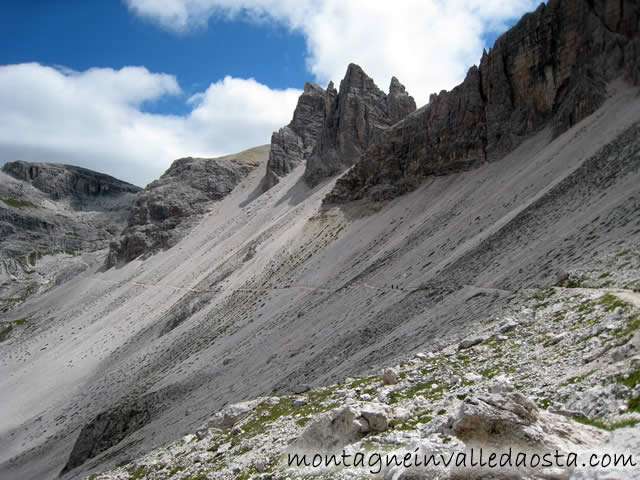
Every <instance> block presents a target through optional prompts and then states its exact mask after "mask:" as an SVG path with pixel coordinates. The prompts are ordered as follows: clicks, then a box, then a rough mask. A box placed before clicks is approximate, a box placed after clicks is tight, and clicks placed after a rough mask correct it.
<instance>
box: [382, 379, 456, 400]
mask: <svg viewBox="0 0 640 480" xmlns="http://www.w3.org/2000/svg"><path fill="white" fill-rule="evenodd" d="M434 384H436V387H435V388H433V385H434ZM444 390H445V386H444V384H442V383H441V382H436V381H431V382H425V383H416V384H415V385H413V386H412V387H411V388H408V389H406V390H396V391H395V392H391V393H390V394H389V403H398V401H400V400H402V399H405V398H413V397H415V396H416V395H423V396H425V397H427V398H429V399H431V400H434V399H437V398H439V397H441V396H442V395H443V393H444Z"/></svg>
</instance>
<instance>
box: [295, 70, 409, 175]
mask: <svg viewBox="0 0 640 480" xmlns="http://www.w3.org/2000/svg"><path fill="white" fill-rule="evenodd" d="M414 110H415V102H414V101H413V98H411V97H409V95H408V94H407V93H406V92H405V89H404V87H403V86H402V85H401V84H400V82H398V80H397V79H396V78H394V79H393V80H392V82H391V87H390V92H389V95H388V96H387V95H385V93H384V92H383V91H382V90H380V89H379V88H378V87H377V86H376V84H375V83H374V82H373V80H372V79H371V78H370V77H369V76H368V75H367V74H366V73H364V71H363V70H362V69H361V68H360V67H359V66H358V65H355V64H350V65H349V67H348V68H347V73H346V75H345V77H344V79H343V80H342V82H340V91H339V92H337V91H336V90H335V88H334V87H333V84H332V83H330V84H329V86H328V87H327V91H326V93H325V110H324V123H323V126H322V130H321V132H320V138H319V139H318V143H317V144H316V146H315V148H314V150H313V152H312V154H311V156H310V157H309V159H308V160H307V168H306V171H305V175H304V178H305V181H306V182H307V183H308V184H309V185H312V186H313V185H316V184H317V183H318V182H320V181H321V180H322V179H324V178H326V177H330V176H333V175H336V174H338V173H341V172H342V171H344V170H345V169H347V168H349V167H350V166H351V165H353V164H354V163H355V162H356V161H357V160H358V158H359V157H360V156H361V155H362V154H363V152H364V151H365V150H366V149H367V147H368V146H369V145H371V144H372V143H374V142H375V141H376V139H379V138H380V137H381V133H382V130H383V129H384V128H386V127H389V126H390V125H392V124H394V123H395V122H397V121H398V120H399V119H401V118H404V117H405V116H406V115H408V114H409V113H410V112H412V111H414Z"/></svg>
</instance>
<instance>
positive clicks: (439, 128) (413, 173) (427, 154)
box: [327, 0, 640, 203]
mask: <svg viewBox="0 0 640 480" xmlns="http://www.w3.org/2000/svg"><path fill="white" fill-rule="evenodd" d="M639 11H640V6H638V3H637V2H631V1H621V2H618V1H615V2H614V1H595V2H594V1H591V2H589V1H585V0H551V1H550V2H548V4H547V5H544V4H542V5H540V7H539V8H538V9H537V10H536V11H535V12H533V13H530V14H528V15H525V16H524V17H523V18H522V19H521V20H520V22H519V23H518V24H517V25H516V26H514V27H513V28H512V29H511V30H509V31H508V32H506V33H505V34H504V35H502V36H501V37H500V38H499V39H498V40H497V41H496V43H495V45H494V47H493V49H491V51H490V52H489V53H487V52H486V51H485V53H484V55H483V57H482V60H481V62H480V67H475V66H474V67H472V68H471V69H470V70H469V72H468V73H467V77H466V78H465V80H464V82H463V83H462V84H461V85H459V86H458V87H456V88H454V89H453V90H452V91H450V92H446V91H443V92H441V93H440V94H438V95H432V97H431V99H430V101H429V104H428V105H427V106H425V107H423V108H421V109H420V110H418V111H417V112H416V113H415V114H413V115H410V116H409V117H408V118H406V119H405V120H404V121H401V122H399V123H398V124H397V125H395V126H394V127H393V128H389V129H386V130H385V131H384V132H383V133H381V135H380V136H379V138H377V140H376V141H375V142H370V146H369V149H368V150H367V152H366V154H365V155H363V157H362V158H361V159H360V160H359V161H358V163H357V164H356V166H355V167H354V168H353V169H352V170H351V171H350V172H349V173H348V174H347V175H345V176H344V177H343V178H341V179H340V180H338V182H337V183H336V187H335V189H334V191H333V192H332V193H331V194H330V195H329V196H328V197H327V203H341V202H344V201H349V200H355V199H359V198H363V197H370V198H373V199H376V200H383V199H388V198H393V197H395V196H397V195H400V194H402V193H405V192H407V191H409V190H412V189H413V188H415V187H416V186H417V185H418V184H420V183H421V182H422V180H423V178H424V177H426V176H429V175H441V174H446V173H448V172H452V171H459V170H463V169H468V168H472V167H474V166H477V165H479V164H481V163H483V162H485V161H492V160H496V159H499V158H501V157H502V156H504V155H505V154H506V153H508V152H510V151H511V150H513V149H514V148H515V147H516V146H518V145H519V144H520V143H521V142H522V140H523V139H524V138H525V137H527V136H528V135H530V134H531V133H533V132H536V131H539V130H540V129H542V128H544V127H546V126H551V127H552V128H553V130H554V133H555V134H559V133H561V132H563V131H565V130H566V129H567V128H569V127H571V126H572V125H574V124H576V123H577V122H579V121H580V120H582V119H583V118H585V117H586V116H588V115H590V114H591V113H593V112H594V111H595V110H596V109H597V108H598V107H599V106H600V105H601V103H602V101H603V100H604V97H605V93H606V92H605V85H606V83H607V82H608V81H610V80H612V79H613V78H615V77H617V76H619V75H620V74H624V75H626V76H627V78H628V79H630V80H631V81H633V82H634V83H636V84H637V83H638V82H639V81H640V65H639V62H638V59H639V58H640V36H639V35H638V19H639V18H640V14H639ZM351 153H357V152H355V151H352V152H351ZM356 160H357V159H354V160H353V161H354V162H355V161H356Z"/></svg>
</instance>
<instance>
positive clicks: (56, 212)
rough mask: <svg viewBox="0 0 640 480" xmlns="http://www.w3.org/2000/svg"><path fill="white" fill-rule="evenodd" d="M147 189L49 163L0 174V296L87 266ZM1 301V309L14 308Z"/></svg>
mask: <svg viewBox="0 0 640 480" xmlns="http://www.w3.org/2000/svg"><path fill="white" fill-rule="evenodd" d="M140 190H141V189H140V188H138V187H135V186H133V185H131V184H129V183H126V182H123V181H120V180H118V179H115V178H113V177H110V176H109V175H105V174H102V173H98V172H94V171H91V170H87V169H84V168H79V167H74V166H69V165H58V164H51V163H28V162H22V161H19V162H11V163H7V164H5V165H4V167H3V168H2V172H0V299H6V298H10V299H17V300H19V302H22V301H24V300H26V299H27V298H28V297H30V296H32V295H34V294H36V293H40V292H43V291H44V290H47V289H49V288H51V287H53V286H55V285H59V284H61V283H64V282H65V281H66V280H68V279H69V278H71V277H72V276H73V275H76V274H78V273H79V272H82V271H84V270H86V269H87V268H89V265H90V264H92V263H93V262H94V261H95V260H96V259H97V257H99V256H101V255H102V256H104V252H101V250H103V249H106V248H107V247H108V246H109V244H110V242H111V241H112V240H113V239H114V238H115V237H116V236H117V235H118V234H119V233H120V232H121V231H122V229H123V228H124V227H125V226H126V221H127V216H128V214H129V207H130V205H131V202H132V200H133V198H134V197H135V195H136V192H138V191H140ZM16 304H17V303H16V302H15V301H12V302H6V301H5V302H2V303H0V311H6V310H9V309H12V308H14V307H15V306H16Z"/></svg>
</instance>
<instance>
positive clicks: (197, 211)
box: [106, 146, 268, 267]
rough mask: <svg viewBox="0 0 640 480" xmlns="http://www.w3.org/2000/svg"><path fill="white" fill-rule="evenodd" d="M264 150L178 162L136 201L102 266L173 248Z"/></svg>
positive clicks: (258, 163) (261, 160)
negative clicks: (191, 222)
mask: <svg viewBox="0 0 640 480" xmlns="http://www.w3.org/2000/svg"><path fill="white" fill-rule="evenodd" d="M267 150H268V146H263V147H257V148H253V149H250V150H247V151H245V152H241V153H238V154H235V155H229V156H226V157H220V158H191V157H187V158H181V159H178V160H176V161H174V162H173V163H172V164H171V166H170V167H169V169H168V170H167V171H166V172H165V173H164V174H163V175H162V176H161V177H160V178H159V179H158V180H155V181H153V182H151V183H150V184H149V185H147V187H146V188H145V189H144V191H143V192H141V193H140V194H139V195H138V196H137V198H136V199H135V201H134V203H133V205H132V207H131V213H130V215H129V220H128V224H127V228H126V229H125V230H124V232H123V234H122V237H121V238H120V240H118V241H114V242H112V243H111V246H110V251H109V255H108V257H107V260H106V266H107V267H111V266H114V265H116V264H118V263H121V262H128V261H131V260H133V259H134V258H136V257H138V256H140V255H142V254H144V253H147V252H152V251H155V250H158V249H163V248H169V247H171V246H172V245H174V244H175V243H176V242H177V241H178V240H179V239H180V238H182V235H183V234H184V233H185V231H186V229H188V227H189V225H190V222H187V220H195V219H196V218H197V217H198V216H199V215H201V214H203V213H205V212H206V211H207V208H208V206H209V205H210V203H211V202H214V201H218V200H220V199H222V198H224V197H225V196H226V195H227V194H228V193H229V192H231V191H232V190H233V189H234V188H235V187H236V185H238V183H240V182H241V181H242V179H244V178H245V177H246V176H247V175H248V174H249V173H250V172H251V171H252V170H253V169H254V168H256V167H257V166H258V165H260V164H262V162H263V158H264V157H265V156H266V153H267Z"/></svg>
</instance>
